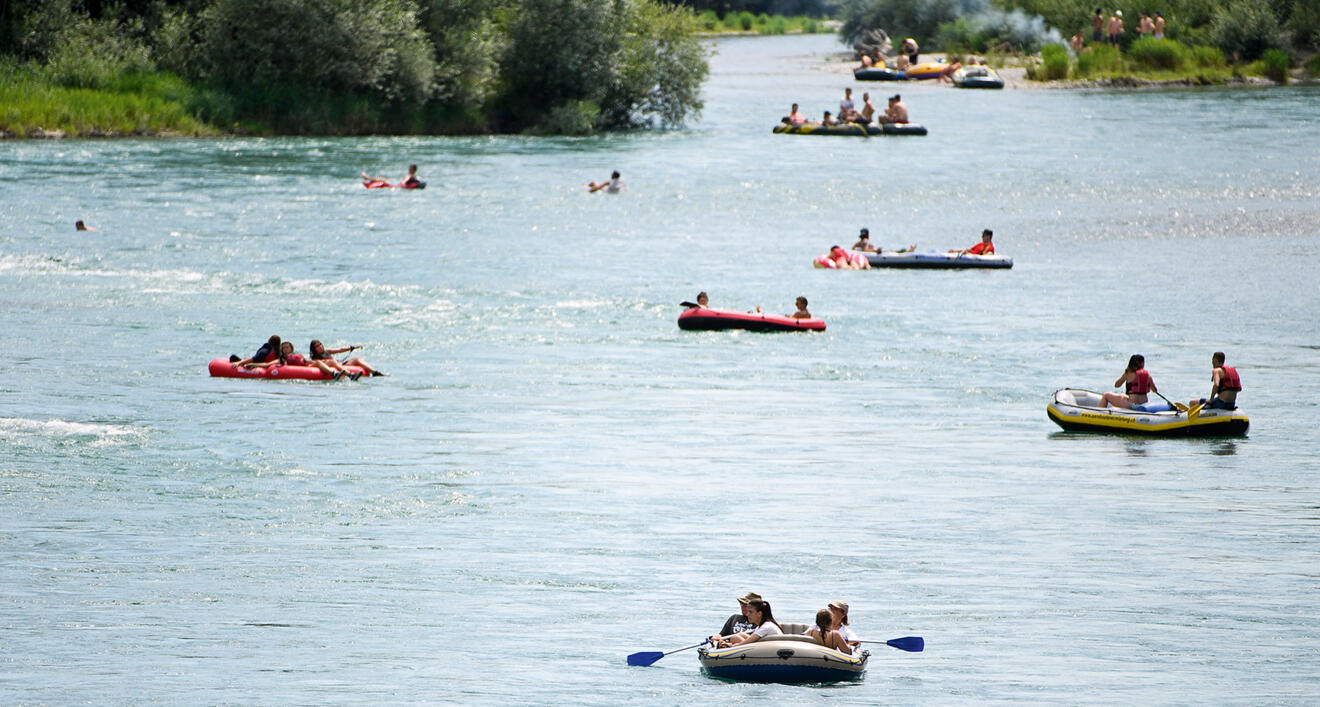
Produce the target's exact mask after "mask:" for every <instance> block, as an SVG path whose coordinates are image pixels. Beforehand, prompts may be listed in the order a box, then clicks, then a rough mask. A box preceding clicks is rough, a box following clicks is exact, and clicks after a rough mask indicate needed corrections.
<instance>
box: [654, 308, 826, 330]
mask: <svg viewBox="0 0 1320 707" xmlns="http://www.w3.org/2000/svg"><path fill="white" fill-rule="evenodd" d="M678 328H679V329H685V330H688V331H712V330H723V329H746V330H748V331H825V322H824V321H822V320H820V319H794V318H792V317H785V316H782V315H779V314H757V313H756V312H730V311H727V310H723V309H706V308H704V307H692V308H690V309H688V310H687V311H686V312H683V313H682V314H680V315H678Z"/></svg>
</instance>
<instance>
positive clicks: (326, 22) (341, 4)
mask: <svg viewBox="0 0 1320 707" xmlns="http://www.w3.org/2000/svg"><path fill="white" fill-rule="evenodd" d="M84 8H92V10H93V12H94V13H95V14H92V13H89V11H88V10H87V9H84ZM694 20H695V17H694V15H693V14H692V12H691V10H690V9H687V8H680V7H675V6H673V5H670V4H667V3H664V2H662V0H610V1H609V2H602V1H601V0H150V1H146V0H129V1H127V2H124V3H113V4H112V3H101V2H95V3H92V2H84V1H83V0H39V1H38V0H19V1H18V2H16V3H13V4H11V3H8V2H6V3H4V9H3V10H0V57H3V56H5V55H8V56H10V57H11V58H12V59H14V60H16V61H19V62H20V63H21V62H29V63H28V64H24V65H25V66H29V65H30V66H31V67H34V68H33V73H32V76H33V77H34V79H33V82H30V85H29V88H30V89H31V90H33V91H36V90H37V89H38V88H39V86H40V85H42V84H45V85H49V86H51V87H62V88H88V89H94V90H109V89H107V88H106V87H107V86H110V85H111V84H113V83H115V82H116V81H117V80H118V78H117V77H121V76H127V75H148V74H152V73H153V72H157V71H158V70H160V69H166V70H168V71H171V72H174V73H175V74H177V75H178V76H181V77H182V78H183V79H184V80H185V81H186V82H187V84H188V85H190V86H191V87H193V89H194V90H193V95H192V97H191V98H189V99H188V100H187V101H186V102H185V103H181V105H186V106H188V107H189V108H190V109H191V110H193V111H194V112H195V114H196V115H198V116H202V117H203V118H205V119H207V120H210V121H212V122H214V123H217V124H220V125H222V126H227V127H231V128H232V127H234V126H238V129H241V130H249V129H256V130H265V131H276V132H286V133H330V134H358V133H364V132H372V133H375V132H387V133H397V132H455V131H461V132H484V131H490V130H498V131H513V132H518V131H523V130H536V131H539V132H574V133H579V132H591V131H596V130H612V129H627V128H635V127H642V126H648V125H666V126H677V125H681V124H682V123H683V122H684V121H686V120H688V119H690V118H691V117H692V116H694V115H695V114H696V113H697V112H698V111H699V110H700V108H701V100H700V90H699V89H700V85H701V83H702V81H703V80H704V79H705V76H706V73H707V66H706V57H705V51H704V49H702V46H701V45H700V44H699V43H698V41H697V40H696V39H695V37H694V34H693V33H694V31H695V30H696V23H695V21H694ZM766 25H767V27H768V28H769V25H770V22H769V21H768V19H767V22H766ZM771 31H773V30H771Z"/></svg>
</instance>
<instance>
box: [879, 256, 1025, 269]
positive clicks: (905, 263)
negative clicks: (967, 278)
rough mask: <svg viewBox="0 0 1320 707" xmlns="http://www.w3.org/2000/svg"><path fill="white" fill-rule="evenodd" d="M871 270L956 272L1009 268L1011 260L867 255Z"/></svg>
mask: <svg viewBox="0 0 1320 707" xmlns="http://www.w3.org/2000/svg"><path fill="white" fill-rule="evenodd" d="M866 259H867V260H869V261H870V262H871V267H873V268H931V269H943V270H958V269H962V268H1011V267H1013V259H1012V258H1010V257H1008V256H1006V255H972V254H971V253H956V252H955V253H895V252H887V253H867V254H866Z"/></svg>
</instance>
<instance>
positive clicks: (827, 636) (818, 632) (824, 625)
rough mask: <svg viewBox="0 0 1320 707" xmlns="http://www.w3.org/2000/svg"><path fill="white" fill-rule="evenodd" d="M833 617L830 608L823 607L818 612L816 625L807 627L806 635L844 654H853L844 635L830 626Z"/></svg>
mask: <svg viewBox="0 0 1320 707" xmlns="http://www.w3.org/2000/svg"><path fill="white" fill-rule="evenodd" d="M831 621H833V617H832V616H831V614H830V610H829V609H821V610H820V611H817V612H816V625H815V626H812V627H811V628H809V629H807V631H806V635H807V636H810V637H812V638H814V639H816V640H817V641H819V642H820V644H821V645H822V646H825V647H826V648H829V649H831V650H836V651H838V652H840V653H843V654H844V655H852V646H850V645H848V641H846V640H844V638H843V636H842V635H841V634H840V633H839V632H838V631H835V630H832V629H831V628H830V622H831Z"/></svg>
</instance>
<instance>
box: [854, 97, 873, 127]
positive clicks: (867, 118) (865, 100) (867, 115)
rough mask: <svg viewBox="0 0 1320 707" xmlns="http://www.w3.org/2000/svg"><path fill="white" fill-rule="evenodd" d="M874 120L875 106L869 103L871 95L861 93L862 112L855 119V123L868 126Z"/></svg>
mask: <svg viewBox="0 0 1320 707" xmlns="http://www.w3.org/2000/svg"><path fill="white" fill-rule="evenodd" d="M874 118H875V104H873V103H871V94H870V93H863V94H862V111H861V115H859V116H858V117H857V122H859V123H861V124H863V125H870V124H871V121H872V120H873V119H874Z"/></svg>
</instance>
